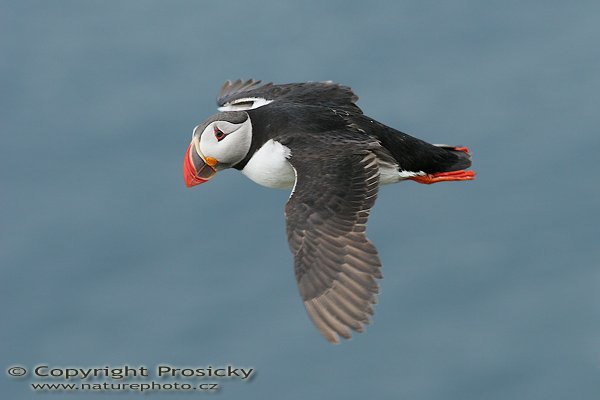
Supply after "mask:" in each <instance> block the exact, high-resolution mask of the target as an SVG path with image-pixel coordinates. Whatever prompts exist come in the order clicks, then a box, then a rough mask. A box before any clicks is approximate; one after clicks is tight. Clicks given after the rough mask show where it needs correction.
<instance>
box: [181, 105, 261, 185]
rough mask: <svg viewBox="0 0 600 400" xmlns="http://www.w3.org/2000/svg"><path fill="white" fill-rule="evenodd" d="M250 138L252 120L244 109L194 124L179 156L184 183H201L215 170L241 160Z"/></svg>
mask: <svg viewBox="0 0 600 400" xmlns="http://www.w3.org/2000/svg"><path fill="white" fill-rule="evenodd" d="M251 142H252V123H251V122H250V117H249V116H248V113H246V112H245V111H227V112H221V113H218V114H215V115H213V116H212V117H210V118H208V119H206V120H205V121H204V122H202V123H201V124H200V125H198V126H196V127H195V128H194V131H193V133H192V142H191V143H190V145H189V147H188V149H187V152H186V153H185V157H184V159H183V179H184V180H185V184H186V185H187V187H192V186H196V185H199V184H201V183H204V182H206V181H208V180H209V179H211V178H212V177H213V176H214V175H215V174H216V173H217V171H220V170H222V169H226V168H230V167H232V166H233V165H235V164H237V163H239V162H240V161H242V160H243V159H244V158H245V157H246V154H248V151H249V150H250V144H251Z"/></svg>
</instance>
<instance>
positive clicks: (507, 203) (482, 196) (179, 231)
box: [0, 0, 600, 400]
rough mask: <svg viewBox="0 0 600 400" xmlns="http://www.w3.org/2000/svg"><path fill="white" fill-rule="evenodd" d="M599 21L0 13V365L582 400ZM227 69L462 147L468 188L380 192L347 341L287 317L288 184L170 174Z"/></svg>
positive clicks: (596, 7)
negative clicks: (363, 324)
mask: <svg viewBox="0 0 600 400" xmlns="http://www.w3.org/2000/svg"><path fill="white" fill-rule="evenodd" d="M599 15H600V3H599V2H597V1H576V2H557V1H511V0H509V1H504V2H479V1H472V0H462V1H453V2H431V1H415V0H409V1H380V2H363V1H329V2H319V1H305V2H286V1H256V2H244V1H237V0H233V1H228V2H200V1H183V0H182V1H176V2H166V1H149V0H148V1H141V0H136V1H134V0H130V1H126V2H100V1H87V2H80V1H62V0H57V1H52V2H49V1H2V2H0V50H1V54H2V56H1V57H0V72H1V73H0V133H1V145H0V178H1V181H0V182H1V183H2V187H1V189H0V227H1V229H0V301H1V303H0V304H1V305H2V306H1V314H0V321H2V323H1V325H2V328H1V329H0V343H1V347H0V359H1V360H2V364H3V365H2V368H4V369H5V370H6V369H7V368H9V367H10V366H13V365H22V366H25V367H28V368H31V367H33V366H35V365H40V364H44V363H45V364H46V365H49V366H63V367H66V366H79V367H90V366H100V367H103V366H106V365H110V366H117V365H124V364H127V365H130V366H139V365H145V366H147V367H149V368H153V367H154V366H156V365H159V364H165V363H167V364H171V365H174V366H197V367H202V366H205V365H212V366H219V365H227V364H232V365H235V366H242V367H253V368H255V369H256V371H257V372H256V376H255V377H254V378H253V379H252V380H251V381H250V382H240V381H239V380H235V379H231V380H223V381H219V382H220V383H221V384H222V389H221V391H220V392H219V394H218V395H217V396H218V397H219V398H223V399H238V398H244V399H264V398H285V399H306V398H322V397H324V396H327V397H328V398H336V399H337V398H345V399H362V398H366V397H368V398H377V399H460V400H466V399H474V400H480V399H511V400H515V399H527V400H531V399H544V400H551V399H565V398H573V399H598V398H599V397H600V384H599V382H600V312H599V310H600V290H599V289H600V269H599V266H600V246H598V239H599V237H600V228H599V226H600V185H599V180H598V172H599V167H598V154H599V151H600V135H599V131H598V129H599V126H600V113H599V112H598V107H599V104H600V73H599V71H600V50H599V47H598V42H599V40H600V23H599V17H598V16H599ZM237 78H244V79H245V78H254V79H263V80H265V81H273V82H277V83H286V82H300V81H307V80H334V81H336V82H340V83H343V84H346V85H349V86H351V87H352V88H353V89H354V90H355V92H356V93H357V94H358V95H359V96H360V101H359V105H360V106H361V107H362V108H363V109H364V110H365V113H366V114H368V115H370V116H371V117H373V118H375V119H377V120H379V121H381V122H383V123H386V124H388V125H391V126H393V127H396V128H398V129H400V130H402V131H405V132H407V133H410V134H413V135H415V136H417V137H420V138H422V139H425V140H428V141H430V142H433V143H449V144H455V145H467V146H469V148H470V149H471V151H472V152H473V160H474V169H475V170H476V171H477V173H478V178H477V180H476V181H474V182H469V183H453V184H439V185H433V186H425V185H417V184H414V183H403V184H397V185H394V186H390V187H385V188H383V189H382V190H381V192H380V195H379V198H378V201H377V204H376V206H375V208H374V210H373V213H372V217H371V219H370V223H369V237H370V238H371V240H372V241H373V242H374V243H375V244H376V245H377V247H378V249H379V252H380V255H381V258H382V261H383V264H384V270H383V271H384V276H385V279H384V280H382V281H381V293H382V294H381V296H380V301H379V304H378V305H377V307H376V313H375V316H374V324H373V325H370V326H369V327H368V328H367V330H366V332H365V333H364V334H356V335H354V338H353V339H352V340H351V341H349V342H344V343H342V344H341V345H338V346H332V345H330V344H328V343H327V342H326V341H325V340H323V339H322V338H321V336H320V335H319V334H318V332H317V330H316V329H315V328H314V327H313V326H312V324H311V323H310V321H309V319H308V317H307V316H306V313H305V311H304V309H303V306H302V303H301V301H300V298H299V296H298V293H297V288H296V283H295V280H294V276H293V268H292V259H291V254H290V253H289V250H288V247H287V243H286V237H285V228H284V218H283V207H284V204H285V202H286V200H287V197H288V192H287V191H276V190H269V189H266V188H263V187H260V186H258V185H256V184H254V183H252V182H251V181H249V180H248V179H247V178H245V177H244V176H242V175H241V174H239V173H237V171H230V172H226V173H222V174H219V176H218V177H217V179H214V180H213V181H211V182H210V184H206V185H202V186H200V187H197V188H194V189H193V190H189V189H187V188H185V186H184V184H183V180H182V176H181V175H182V172H181V169H182V159H183V154H184V151H185V149H186V148H187V145H188V143H189V139H190V136H191V130H192V128H193V127H194V126H195V125H196V124H197V123H198V122H200V121H201V120H203V119H204V118H206V117H207V116H209V115H211V114H213V113H214V112H215V110H216V106H215V103H214V98H215V96H216V94H217V91H218V89H219V87H220V85H221V84H222V83H223V81H224V80H226V79H237ZM32 381H33V380H32V379H31V378H23V379H14V378H11V377H9V376H7V375H6V374H5V375H4V376H3V377H2V378H1V379H0V386H1V391H2V393H3V396H6V398H7V399H8V398H10V399H29V398H32V397H34V396H35V397H38V396H39V397H42V396H44V397H45V396H51V395H52V394H51V393H46V394H39V393H38V394H34V393H33V392H32V391H31V389H30V388H29V387H28V385H29V383H31V382H32ZM188 394H189V393H188ZM196 394H199V393H196ZM58 395H59V396H66V397H76V396H77V395H81V396H82V397H85V398H87V399H104V398H106V397H108V396H109V395H117V396H118V397H127V398H129V397H131V396H134V395H137V393H132V392H129V393H119V394H116V393H62V394H58ZM84 395H85V396H84ZM176 395H181V393H176V392H156V393H152V398H153V399H162V398H172V397H174V396H176ZM200 395H202V394H200ZM54 397H56V396H54Z"/></svg>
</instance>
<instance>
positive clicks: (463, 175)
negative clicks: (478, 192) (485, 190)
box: [410, 144, 475, 184]
mask: <svg viewBox="0 0 600 400" xmlns="http://www.w3.org/2000/svg"><path fill="white" fill-rule="evenodd" d="M434 146H436V147H439V148H442V149H444V150H446V151H448V152H450V153H452V154H454V155H455V156H456V157H455V158H454V160H453V161H452V162H451V163H448V164H447V166H446V168H444V170H443V171H442V172H437V173H433V174H427V175H421V176H415V177H412V178H410V179H411V180H413V181H415V182H418V183H424V184H431V183H437V182H445V181H471V180H473V179H475V172H474V171H471V170H467V168H469V167H470V166H471V152H470V151H469V149H468V148H467V147H457V146H448V145H447V144H436V145H434Z"/></svg>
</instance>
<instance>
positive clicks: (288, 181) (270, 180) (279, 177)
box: [242, 139, 296, 188]
mask: <svg viewBox="0 0 600 400" xmlns="http://www.w3.org/2000/svg"><path fill="white" fill-rule="evenodd" d="M290 154H291V152H290V149H289V148H287V147H285V146H284V145H282V144H281V143H279V142H276V141H275V140H273V139H271V140H269V141H268V142H266V143H265V144H263V145H262V147H261V148H260V149H258V150H257V151H256V153H254V155H253V156H252V158H250V161H248V164H246V166H245V167H244V169H242V173H243V174H244V175H246V176H247V177H248V178H250V179H252V180H253V181H254V182H256V183H258V184H259V185H263V186H266V187H270V188H291V187H292V186H294V182H295V181H296V175H295V174H294V168H292V165H291V164H290V162H289V161H288V157H289V156H290Z"/></svg>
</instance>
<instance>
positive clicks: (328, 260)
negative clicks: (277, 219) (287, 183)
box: [285, 142, 382, 343]
mask: <svg viewBox="0 0 600 400" xmlns="http://www.w3.org/2000/svg"><path fill="white" fill-rule="evenodd" d="M370 146H371V144H365V143H358V144H355V146H339V145H334V146H329V147H326V148H325V149H326V150H325V152H326V153H327V154H323V151H321V150H319V152H318V153H319V154H311V153H310V151H308V150H307V149H306V147H305V146H296V147H294V143H293V142H292V143H290V144H289V147H290V149H291V157H290V160H289V161H290V163H291V164H292V166H293V167H294V169H295V171H296V184H295V186H294V190H293V192H292V196H291V197H290V199H289V201H288V203H287V205H286V208H285V214H286V224H287V225H286V226H287V235H288V241H289V245H290V249H291V251H292V253H293V255H294V270H295V274H296V279H297V281H298V287H299V289H300V295H301V296H302V300H303V301H304V306H305V307H306V310H307V311H308V315H309V316H310V318H311V319H312V321H313V322H314V324H315V325H316V326H317V328H318V329H319V331H320V332H321V334H322V335H323V336H324V337H325V338H326V339H327V340H328V341H330V342H332V343H337V342H338V341H339V336H342V337H344V338H346V339H348V338H350V334H351V331H350V330H351V329H352V330H355V331H357V332H362V331H363V326H364V325H365V324H368V323H369V316H370V315H372V314H373V304H375V303H376V301H377V293H378V286H377V282H376V279H381V278H382V275H381V271H380V268H381V263H380V261H379V257H378V255H377V250H376V249H375V247H374V246H373V244H371V242H370V241H369V240H368V239H367V237H366V236H365V229H366V224H367V218H368V217H369V211H370V209H371V207H372V206H373V204H374V203H375V198H376V197H377V189H378V186H379V166H378V162H377V157H376V156H375V154H374V153H373V152H372V151H371V150H370V149H369V147H370ZM376 146H378V144H376ZM348 147H351V149H348ZM303 149H305V150H303ZM321 149H322V147H321ZM338 335H339V336H338Z"/></svg>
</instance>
